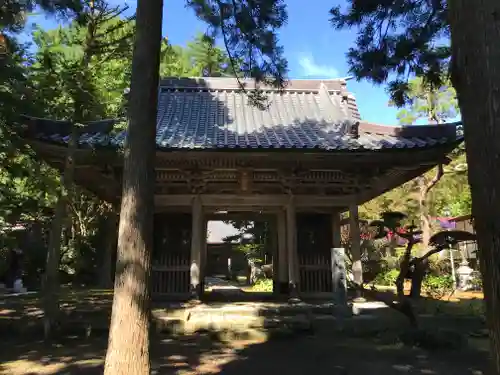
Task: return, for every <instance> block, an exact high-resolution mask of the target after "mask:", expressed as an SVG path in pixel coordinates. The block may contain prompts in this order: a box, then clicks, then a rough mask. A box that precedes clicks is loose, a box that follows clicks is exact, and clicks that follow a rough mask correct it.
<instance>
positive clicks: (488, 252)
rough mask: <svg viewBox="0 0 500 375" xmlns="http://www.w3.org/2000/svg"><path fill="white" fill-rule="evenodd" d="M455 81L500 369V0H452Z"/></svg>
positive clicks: (494, 351)
mask: <svg viewBox="0 0 500 375" xmlns="http://www.w3.org/2000/svg"><path fill="white" fill-rule="evenodd" d="M449 20H450V25H451V42H452V53H453V55H452V56H453V71H452V81H453V85H454V87H455V89H456V90H457V94H458V102H459V105H460V110H461V113H462V119H463V122H464V130H465V137H466V140H467V142H466V145H465V147H466V152H467V162H468V163H469V170H468V173H469V184H470V187H471V195H472V215H473V217H474V221H475V229H476V233H477V242H478V247H479V251H480V253H479V258H480V262H481V272H482V275H483V288H484V300H485V304H486V315H487V320H488V325H489V330H490V337H491V349H492V356H493V360H494V364H495V369H496V373H497V374H500V63H499V62H500V43H499V41H500V1H498V0H474V1H470V0H449Z"/></svg>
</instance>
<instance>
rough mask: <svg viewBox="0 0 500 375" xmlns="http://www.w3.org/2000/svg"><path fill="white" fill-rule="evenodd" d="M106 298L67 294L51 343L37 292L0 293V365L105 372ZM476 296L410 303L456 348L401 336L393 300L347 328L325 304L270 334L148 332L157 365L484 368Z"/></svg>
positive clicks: (476, 373) (297, 369) (222, 370)
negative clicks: (407, 341) (319, 315)
mask: <svg viewBox="0 0 500 375" xmlns="http://www.w3.org/2000/svg"><path fill="white" fill-rule="evenodd" d="M111 299H112V294H111V293H109V292H103V291H93V292H88V291H87V292H84V291H82V292H75V293H73V292H72V293H69V294H68V295H65V296H64V297H63V298H62V300H63V304H62V305H63V310H64V314H65V315H64V316H65V317H66V318H67V319H65V323H64V330H62V333H61V336H60V338H59V339H58V340H57V341H54V342H53V343H50V344H48V343H44V342H43V341H41V332H42V330H41V327H40V317H41V311H40V310H39V306H38V304H39V302H38V301H37V299H36V296H29V297H26V298H16V299H8V300H7V299H5V300H2V301H0V303H1V304H0V336H1V337H2V340H1V341H0V364H1V365H0V374H2V375H3V374H5V375H7V374H9V375H35V374H40V375H50V374H60V375H62V374H88V375H94V374H95V375H97V374H102V364H103V359H104V355H105V350H106V346H107V323H108V321H109V312H110V311H109V310H110V309H109V307H110V303H111ZM215 299H216V300H217V298H215ZM226 303H227V301H226ZM480 303H481V301H479V300H467V301H465V300H464V301H458V302H447V301H432V300H427V299H422V301H420V302H419V304H418V306H416V310H417V311H418V313H419V315H420V316H421V319H420V320H421V323H422V327H424V328H425V329H426V330H428V331H431V332H432V331H435V330H438V329H447V330H454V331H457V332H459V333H460V334H462V335H463V336H464V337H467V341H468V342H469V345H466V346H463V347H461V348H454V349H449V348H448V349H436V350H422V349H418V348H411V347H408V346H404V345H403V344H402V343H401V339H400V336H398V335H399V334H400V333H401V331H402V330H404V329H406V328H407V326H406V322H405V320H404V318H403V317H402V316H401V314H398V313H396V312H393V311H391V310H389V309H378V310H377V312H376V313H375V314H376V315H375V316H372V317H371V318H369V319H367V318H366V317H365V316H364V315H361V316H359V317H358V318H355V319H348V320H349V322H347V321H346V322H345V325H343V328H342V327H340V322H336V321H334V320H331V319H329V318H328V316H327V314H325V317H326V318H327V319H324V320H322V319H319V320H318V322H316V323H315V325H314V327H313V328H314V329H312V330H308V331H305V332H300V333H293V334H290V333H288V334H286V335H279V334H278V335H276V334H272V335H270V334H269V332H265V331H264V330H263V332H264V333H267V334H264V335H262V336H260V337H254V336H252V337H245V335H241V332H240V333H239V334H238V335H234V334H233V335H231V334H230V333H225V334H224V335H221V334H216V333H213V332H205V333H197V334H194V335H183V336H175V335H172V334H170V335H169V334H163V333H157V332H155V333H154V334H153V336H152V339H151V358H152V364H153V370H154V372H153V373H154V374H178V375H188V374H229V375H246V374H260V375H265V374H273V375H275V374H278V373H283V374H287V375H290V374H291V375H294V374H297V375H304V374H308V373H310V374H311V375H312V374H314V375H320V374H328V375H336V374H339V375H341V374H342V375H365V374H384V375H385V374H387V375H391V374H433V375H462V374H463V375H480V374H488V372H487V367H488V365H489V360H488V340H487V337H486V336H485V335H484V322H483V319H482V317H480V316H479V315H477V314H476V313H477V310H478V309H479V307H478V304H480ZM218 304H219V303H218V302H216V301H213V302H212V303H211V305H218ZM29 327H31V328H29ZM89 327H90V330H91V331H92V332H90V331H89ZM96 328H97V329H96ZM481 330H482V331H483V332H482V333H479V334H477V335H472V333H474V332H475V333H477V332H478V331H481ZM443 332H446V331H443Z"/></svg>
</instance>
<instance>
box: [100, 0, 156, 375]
mask: <svg viewBox="0 0 500 375" xmlns="http://www.w3.org/2000/svg"><path fill="white" fill-rule="evenodd" d="M162 13H163V1H162V0H138V1H137V18H136V35H135V42H134V55H133V60H132V82H131V87H130V107H129V111H130V112H129V114H130V118H129V124H128V135H127V146H126V149H125V160H124V168H123V190H122V204H121V212H120V224H119V233H118V254H117V263H116V276H115V290H114V299H113V311H112V315H111V326H110V331H109V342H108V351H107V353H106V364H105V368H104V374H105V375H124V374H129V375H149V374H150V361H149V313H150V291H149V283H150V277H151V248H152V245H153V213H154V182H155V176H154V162H155V136H156V124H155V123H156V111H157V109H156V108H157V100H158V80H159V77H158V71H159V63H160V43H161V26H162Z"/></svg>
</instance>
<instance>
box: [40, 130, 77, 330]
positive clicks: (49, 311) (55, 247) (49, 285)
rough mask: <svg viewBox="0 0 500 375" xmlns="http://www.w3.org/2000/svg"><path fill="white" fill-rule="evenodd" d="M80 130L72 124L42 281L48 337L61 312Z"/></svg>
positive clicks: (44, 324) (45, 326)
mask: <svg viewBox="0 0 500 375" xmlns="http://www.w3.org/2000/svg"><path fill="white" fill-rule="evenodd" d="M77 137H78V129H77V127H76V125H74V124H73V125H72V129H71V135H70V141H69V144H68V149H67V151H66V160H65V166H64V172H63V175H62V176H61V187H60V191H59V195H58V197H57V203H56V207H55V213H54V221H53V222H52V228H51V231H50V237H49V248H48V251H47V261H46V267H45V275H44V280H43V286H42V288H43V293H42V302H43V318H44V319H43V327H44V328H43V329H44V336H45V339H49V338H50V337H51V335H52V334H53V330H54V326H55V324H56V322H57V318H58V314H59V263H60V259H61V256H60V254H61V236H62V231H63V225H64V221H65V216H66V213H67V212H68V210H67V205H68V200H69V198H70V197H69V193H70V191H71V189H72V184H73V175H74V173H75V165H74V155H75V151H76V148H77Z"/></svg>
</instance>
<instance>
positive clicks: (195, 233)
mask: <svg viewBox="0 0 500 375" xmlns="http://www.w3.org/2000/svg"><path fill="white" fill-rule="evenodd" d="M204 223H205V220H204V218H203V210H202V206H201V199H200V197H199V196H196V197H194V199H193V203H192V225H191V265H190V269H189V275H190V289H191V297H192V298H193V299H200V297H201V294H202V292H203V290H202V286H203V283H202V273H203V272H202V267H201V264H202V247H203V244H204V242H205V241H203V233H204V230H203V226H204Z"/></svg>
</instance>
